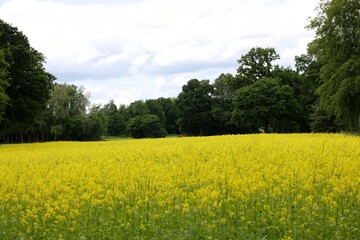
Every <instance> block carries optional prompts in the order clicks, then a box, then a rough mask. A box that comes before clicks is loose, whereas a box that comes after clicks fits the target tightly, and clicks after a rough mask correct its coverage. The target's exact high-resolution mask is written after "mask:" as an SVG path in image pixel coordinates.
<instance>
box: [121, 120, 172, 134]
mask: <svg viewBox="0 0 360 240" xmlns="http://www.w3.org/2000/svg"><path fill="white" fill-rule="evenodd" d="M127 129H128V132H129V135H130V136H131V137H133V138H162V137H165V136H166V134H167V133H166V131H165V129H164V126H163V124H162V123H161V120H160V118H159V117H158V116H156V115H153V114H146V115H142V116H136V117H134V118H131V119H130V120H129V122H128V126H127Z"/></svg>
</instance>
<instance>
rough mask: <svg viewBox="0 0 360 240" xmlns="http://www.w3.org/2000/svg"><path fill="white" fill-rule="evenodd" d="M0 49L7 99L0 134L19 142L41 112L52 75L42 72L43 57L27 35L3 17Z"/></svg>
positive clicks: (44, 105) (0, 21)
mask: <svg viewBox="0 0 360 240" xmlns="http://www.w3.org/2000/svg"><path fill="white" fill-rule="evenodd" d="M0 50H1V51H2V55H3V56H2V57H1V58H3V59H4V60H5V62H6V63H7V65H8V66H7V74H6V81H7V85H8V87H7V88H6V90H5V92H6V95H7V96H8V98H9V102H8V104H7V105H6V109H5V116H4V119H3V121H2V122H1V123H0V125H1V126H0V129H6V132H3V133H2V134H5V135H8V137H7V138H12V141H23V133H24V132H28V131H31V130H32V128H33V123H34V120H35V118H36V117H37V116H39V115H40V114H41V113H42V112H43V111H44V109H45V107H46V104H47V101H48V100H49V98H50V92H51V89H52V84H53V81H54V80H55V77H54V76H53V75H51V74H49V73H48V72H46V71H45V69H44V66H43V64H44V62H45V58H44V56H43V55H42V54H41V53H40V52H38V51H36V50H35V49H34V48H32V47H31V46H30V44H29V41H28V39H27V37H26V36H25V35H24V34H23V33H22V32H21V31H19V30H18V29H17V28H16V27H12V26H11V25H9V24H7V23H6V22H4V21H3V20H0ZM9 135H11V136H9ZM19 135H20V137H19V139H18V136H19Z"/></svg>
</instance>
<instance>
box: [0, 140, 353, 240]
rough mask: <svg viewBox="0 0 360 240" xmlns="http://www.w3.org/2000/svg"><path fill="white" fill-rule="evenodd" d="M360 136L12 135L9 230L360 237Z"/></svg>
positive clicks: (2, 188)
mask: <svg viewBox="0 0 360 240" xmlns="http://www.w3.org/2000/svg"><path fill="white" fill-rule="evenodd" d="M359 237H360V138H359V137H356V136H348V135H341V134H289V135H271V134H270V135H267V134H259V135H239V136H218V137H197V138H191V137H189V138H169V139H168V138H167V139H148V140H124V141H104V142H52V143H36V144H19V145H0V239H56V240H57V239H81V240H86V239H359Z"/></svg>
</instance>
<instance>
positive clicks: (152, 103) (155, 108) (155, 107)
mask: <svg viewBox="0 0 360 240" xmlns="http://www.w3.org/2000/svg"><path fill="white" fill-rule="evenodd" d="M145 105H146V106H147V108H148V109H149V114H152V115H155V116H158V118H159V119H160V121H161V123H162V124H163V125H164V126H165V112H164V110H163V108H162V107H161V104H160V101H159V100H158V99H148V100H146V101H145Z"/></svg>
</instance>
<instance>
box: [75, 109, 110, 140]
mask: <svg viewBox="0 0 360 240" xmlns="http://www.w3.org/2000/svg"><path fill="white" fill-rule="evenodd" d="M107 121H108V119H107V118H106V115H105V114H104V112H103V111H102V110H101V108H100V106H99V105H92V106H91V108H90V111H89V113H88V114H87V115H86V117H85V123H84V125H85V127H84V129H85V132H84V134H83V137H82V139H81V140H87V141H88V140H91V141H97V140H101V138H102V136H104V135H105V134H106V132H107V125H108V123H107Z"/></svg>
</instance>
